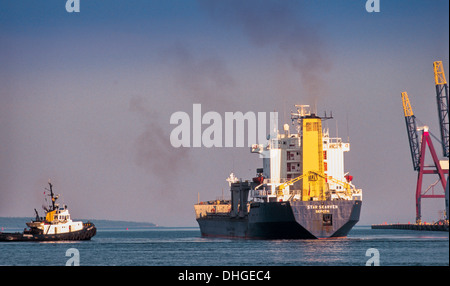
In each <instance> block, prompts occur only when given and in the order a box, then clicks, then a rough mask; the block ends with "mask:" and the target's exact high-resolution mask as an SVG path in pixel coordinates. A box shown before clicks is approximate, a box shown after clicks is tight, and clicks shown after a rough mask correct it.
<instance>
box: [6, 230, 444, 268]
mask: <svg viewBox="0 0 450 286" xmlns="http://www.w3.org/2000/svg"><path fill="white" fill-rule="evenodd" d="M70 248H76V249H77V250H78V252H79V264H80V265H86V266H87V265H100V266H115V265H120V266H135V265H136V266H137V265H139V266H147V265H148V266H161V265H162V266H284V265H287V266H291V265H292V266H294V265H308V266H315V265H324V266H334V265H339V266H347V265H355V266H364V265H365V264H366V261H367V260H368V259H370V258H371V257H370V255H369V256H366V251H367V250H368V249H370V248H374V249H376V250H377V251H378V253H379V264H380V265H381V266H391V265H401V266H403V265H406V266H416V265H433V266H434V265H447V266H448V265H449V237H448V233H446V232H425V231H407V230H372V229H370V227H367V226H356V227H354V228H353V230H352V231H351V232H350V234H349V236H348V237H347V238H345V239H330V240H239V239H216V238H215V239H211V238H202V237H201V236H200V232H199V230H198V229H197V228H173V229H167V228H166V229H152V230H148V229H147V230H117V229H116V230H112V229H110V230H108V229H99V230H98V231H97V235H96V236H95V237H94V238H93V239H92V240H91V241H82V242H71V243H68V242H46V243H42V242H40V243H39V242H9V243H4V242H3V243H0V265H32V266H42V265H56V266H64V265H65V264H66V262H67V260H68V259H70V255H68V256H66V251H67V250H68V249H70Z"/></svg>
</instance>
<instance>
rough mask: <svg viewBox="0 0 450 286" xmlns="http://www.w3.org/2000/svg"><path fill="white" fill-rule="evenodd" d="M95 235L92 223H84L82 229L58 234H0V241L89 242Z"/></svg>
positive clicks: (95, 230)
mask: <svg viewBox="0 0 450 286" xmlns="http://www.w3.org/2000/svg"><path fill="white" fill-rule="evenodd" d="M96 233H97V229H96V227H95V225H94V224H93V223H84V224H83V229H81V230H79V231H72V232H67V233H58V234H39V233H33V232H22V233H20V232H16V233H2V232H0V241H62V240H65V241H72V240H90V239H91V238H92V237H93V236H94V235H95V234H96Z"/></svg>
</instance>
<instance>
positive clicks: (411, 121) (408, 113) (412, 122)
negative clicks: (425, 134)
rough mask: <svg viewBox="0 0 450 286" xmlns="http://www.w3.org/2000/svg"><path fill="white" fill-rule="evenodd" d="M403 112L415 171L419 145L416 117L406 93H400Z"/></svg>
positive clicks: (418, 158) (417, 168)
mask: <svg viewBox="0 0 450 286" xmlns="http://www.w3.org/2000/svg"><path fill="white" fill-rule="evenodd" d="M402 102H403V112H404V114H405V123H406V131H407V133H408V139H409V147H410V149H411V159H412V162H413V168H414V170H415V171H417V170H419V168H420V144H419V135H418V134H417V125H416V117H415V116H414V113H413V111H412V107H411V103H410V102H409V98H408V94H407V92H406V91H405V92H402Z"/></svg>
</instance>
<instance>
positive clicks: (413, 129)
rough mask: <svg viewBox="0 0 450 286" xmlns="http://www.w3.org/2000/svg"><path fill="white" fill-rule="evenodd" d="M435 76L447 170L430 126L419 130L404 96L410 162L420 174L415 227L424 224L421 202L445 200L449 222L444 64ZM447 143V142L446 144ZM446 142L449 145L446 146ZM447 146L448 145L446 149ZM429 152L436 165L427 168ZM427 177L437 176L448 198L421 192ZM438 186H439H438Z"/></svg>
mask: <svg viewBox="0 0 450 286" xmlns="http://www.w3.org/2000/svg"><path fill="white" fill-rule="evenodd" d="M433 66H434V74H435V83H436V94H437V104H438V114H439V123H440V124H439V125H440V128H441V138H442V148H443V153H444V157H446V158H447V161H446V162H447V163H446V165H447V167H444V168H443V166H441V162H440V161H439V159H438V157H437V155H436V151H435V149H434V146H433V142H432V141H431V137H430V134H429V131H428V126H423V127H421V128H419V129H418V128H417V125H416V117H415V116H414V113H413V111H412V107H411V103H410V101H409V98H408V94H407V93H406V92H402V102H403V112H404V115H405V123H406V131H407V133H408V139H409V147H410V149H411V158H412V162H413V168H414V170H415V171H417V185H416V223H420V222H421V217H422V214H421V200H422V198H445V199H446V200H445V204H446V213H447V219H448V188H446V187H447V182H448V178H447V179H446V178H445V174H448V134H449V133H448V130H449V129H448V110H449V109H448V86H447V82H446V81H445V74H444V71H443V68H442V62H434V63H433ZM418 130H420V131H422V136H421V140H420V141H419V136H418V132H417V131H418ZM445 139H446V140H447V141H445ZM445 142H446V143H445ZM445 144H446V145H445ZM427 146H428V150H429V152H430V154H431V157H432V159H433V164H432V165H430V166H427V165H425V155H426V149H427ZM444 165H445V163H444ZM424 174H437V175H438V176H439V179H438V181H440V182H441V185H442V187H443V189H444V192H445V195H442V194H434V193H432V194H428V193H427V191H428V190H429V188H428V190H427V191H425V193H423V192H422V182H423V175H424ZM436 183H437V182H436Z"/></svg>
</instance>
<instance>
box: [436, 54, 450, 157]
mask: <svg viewBox="0 0 450 286" xmlns="http://www.w3.org/2000/svg"><path fill="white" fill-rule="evenodd" d="M433 69H434V81H435V83H436V100H437V107H438V115H439V127H440V129H441V143H442V152H443V154H444V157H448V156H449V118H448V115H449V114H448V110H449V107H448V85H447V80H446V79H445V73H444V67H443V65H442V61H436V62H434V63H433Z"/></svg>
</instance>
